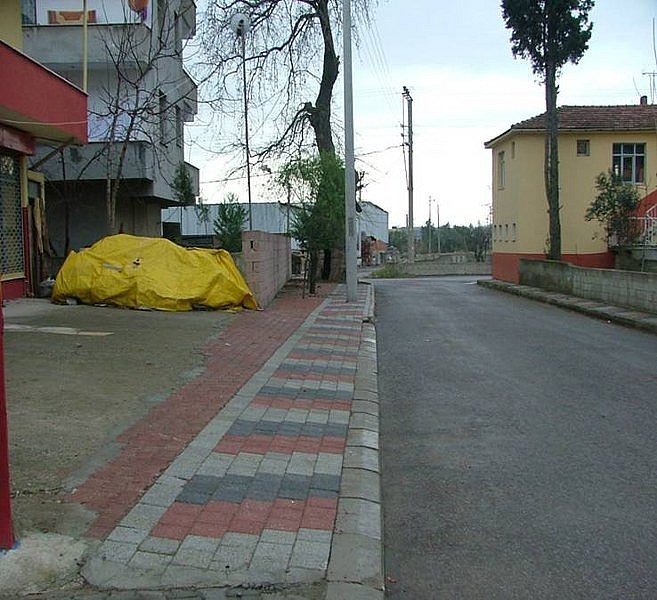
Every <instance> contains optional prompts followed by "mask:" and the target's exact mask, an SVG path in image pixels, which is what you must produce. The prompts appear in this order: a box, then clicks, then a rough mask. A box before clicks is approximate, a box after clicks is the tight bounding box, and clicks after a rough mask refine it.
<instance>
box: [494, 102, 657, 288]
mask: <svg viewBox="0 0 657 600" xmlns="http://www.w3.org/2000/svg"><path fill="white" fill-rule="evenodd" d="M485 147H486V148H488V149H490V150H492V152H493V174H492V182H493V185H492V188H493V235H492V237H493V252H492V255H493V277H494V278H495V279H501V280H505V281H512V282H517V281H518V261H519V259H520V258H536V259H544V258H545V255H546V252H547V247H548V244H549V233H548V232H549V222H548V212H547V200H546V196H545V184H544V175H543V165H544V156H545V113H543V114H541V115H538V116H536V117H532V118H530V119H527V120H525V121H521V122H520V123H517V124H515V125H512V126H511V127H510V128H509V129H508V130H507V131H505V132H504V133H502V134H501V135H499V136H497V137H495V138H493V139H492V140H490V141H488V142H486V144H485ZM610 169H611V170H613V171H614V172H615V173H617V174H619V175H621V176H622V178H623V180H624V181H626V182H629V183H632V184H634V185H636V186H637V188H638V191H639V196H640V197H642V198H643V197H645V196H648V195H649V194H651V193H652V192H654V191H655V190H656V189H657V105H655V104H648V103H647V102H646V101H645V97H644V98H642V102H641V104H637V105H634V106H562V107H560V108H559V202H560V205H561V213H560V217H561V240H562V241H561V243H562V260H564V261H565V262H569V263H572V264H576V265H580V266H586V267H600V268H610V267H613V266H614V254H613V253H612V252H611V251H610V250H609V248H608V247H607V239H606V236H605V234H604V229H603V227H602V226H601V225H600V224H599V223H597V222H595V221H593V222H588V221H586V220H585V218H584V215H585V212H586V209H587V208H588V206H589V205H590V204H591V202H592V200H593V198H594V197H595V178H596V176H597V175H599V174H600V173H602V172H607V171H609V170H610ZM655 202H657V200H656V201H655ZM645 208H650V207H648V206H646V207H645Z"/></svg>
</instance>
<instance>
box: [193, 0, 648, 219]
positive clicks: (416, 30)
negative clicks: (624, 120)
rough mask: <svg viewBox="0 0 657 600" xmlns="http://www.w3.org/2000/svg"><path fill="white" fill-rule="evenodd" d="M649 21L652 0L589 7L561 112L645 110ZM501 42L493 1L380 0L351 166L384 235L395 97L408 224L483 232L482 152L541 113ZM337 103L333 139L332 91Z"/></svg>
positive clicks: (217, 164) (362, 67)
mask: <svg viewBox="0 0 657 600" xmlns="http://www.w3.org/2000/svg"><path fill="white" fill-rule="evenodd" d="M354 1H355V0H354ZM447 4H449V6H447V7H445V8H440V9H436V6H437V5H439V6H440V5H447ZM656 18H657V1H656V0H626V1H625V2H618V1H617V0H597V2H596V6H595V8H594V9H593V11H592V13H591V19H592V21H593V23H594V25H593V35H592V38H591V41H590V43H589V49H588V51H587V52H586V53H585V54H584V56H583V58H582V60H581V61H580V63H579V64H578V65H568V66H566V67H565V68H564V70H563V73H562V77H561V80H560V93H559V104H560V105H562V104H636V103H638V102H639V96H640V95H647V96H648V98H649V101H650V100H651V90H650V79H649V78H648V77H647V76H644V75H643V73H644V72H652V71H657V59H656V57H655V53H654V49H653V20H654V19H656ZM509 37H510V32H509V31H508V30H506V29H505V28H504V22H503V20H502V15H501V9H500V7H499V2H497V1H495V0H459V2H455V3H447V2H436V0H405V1H404V0H388V1H385V2H382V3H381V5H380V6H379V8H378V10H377V11H376V18H375V24H374V26H373V28H372V29H371V30H370V31H365V32H361V43H360V47H359V48H354V120H355V131H356V134H355V145H356V156H357V165H356V167H357V168H358V169H359V170H362V169H364V170H365V171H366V172H367V174H366V182H367V183H368V185H367V187H366V188H365V190H364V191H363V196H362V198H363V200H369V201H370V202H374V203H375V204H378V205H379V206H381V207H382V208H384V209H385V210H387V211H388V212H389V214H390V217H389V224H390V226H391V227H392V226H394V225H398V226H402V225H404V224H405V222H406V214H407V212H408V192H407V189H406V172H405V167H404V156H403V153H402V148H401V143H402V137H401V134H402V128H401V124H402V120H403V112H402V111H403V102H402V96H401V92H402V87H403V86H407V87H408V89H409V90H410V92H411V95H412V97H413V100H414V102H413V134H414V136H413V137H414V163H415V164H414V184H415V185H414V198H415V201H414V223H415V225H421V224H424V223H425V222H426V220H427V218H428V217H429V196H432V197H433V198H434V200H437V203H438V204H439V205H440V222H441V223H442V224H445V223H446V222H450V223H451V224H459V225H467V224H469V223H473V224H474V223H477V221H481V222H485V221H486V218H487V215H488V211H489V205H490V202H491V190H490V179H491V166H490V165H491V157H490V151H489V150H485V149H484V147H483V144H484V142H485V141H486V140H488V139H491V138H493V137H495V136H496V135H497V134H499V133H502V132H503V131H505V130H506V129H508V127H509V126H510V125H511V124H512V123H516V122H518V121H521V120H523V119H526V118H528V117H531V116H534V115H536V114H539V113H542V112H543V111H544V110H545V100H544V95H543V87H542V86H541V85H539V84H538V83H537V81H536V78H535V77H534V75H533V74H532V72H531V66H530V64H529V62H527V61H523V60H516V59H514V58H513V56H512V54H511V49H510V43H509ZM340 54H341V52H340ZM335 98H336V110H335V115H336V117H337V120H339V124H338V125H339V127H340V128H341V127H342V86H341V85H340V86H338V87H336V91H335ZM654 101H655V102H657V98H655V99H654ZM203 127H204V125H203V124H202V123H198V124H197V126H196V127H194V126H193V127H191V128H188V135H187V139H188V141H189V140H190V139H192V140H196V139H199V140H200V139H201V138H202V135H200V131H199V130H202V128H203ZM201 145H203V144H202V142H201ZM386 149H387V150H386ZM188 154H189V157H188V160H191V162H192V163H194V164H196V165H197V166H198V167H199V168H200V169H201V182H202V185H201V195H202V196H203V197H204V198H206V199H207V200H208V201H210V202H219V201H221V200H222V199H223V196H224V194H225V193H226V192H227V191H234V192H235V193H237V194H238V196H239V197H240V200H241V201H246V197H247V194H246V181H245V180H236V181H234V182H230V183H229V184H216V183H212V184H204V183H203V182H204V181H210V180H216V179H220V178H222V177H223V176H224V175H223V174H222V173H223V172H224V168H223V164H224V163H225V158H221V157H215V156H212V155H211V154H208V153H207V152H204V151H203V150H201V148H200V147H199V145H197V144H192V146H191V148H190V150H188ZM359 157H360V159H359ZM255 181H256V183H255V185H254V201H256V198H257V199H258V200H260V199H261V200H276V199H277V198H276V197H273V195H272V192H271V191H267V190H265V189H263V188H261V187H259V186H258V182H261V181H262V178H256V180H255ZM281 199H282V198H281ZM432 222H433V223H434V224H435V223H436V202H434V203H433V208H432Z"/></svg>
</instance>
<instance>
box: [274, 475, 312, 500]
mask: <svg viewBox="0 0 657 600" xmlns="http://www.w3.org/2000/svg"><path fill="white" fill-rule="evenodd" d="M309 489H310V477H305V476H303V475H294V474H292V473H286V474H285V476H284V477H283V481H282V482H281V488H280V490H279V491H278V495H279V497H280V498H288V499H291V500H305V499H306V498H307V497H308V490H309Z"/></svg>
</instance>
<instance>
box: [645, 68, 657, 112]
mask: <svg viewBox="0 0 657 600" xmlns="http://www.w3.org/2000/svg"><path fill="white" fill-rule="evenodd" d="M643 75H644V77H649V78H650V104H654V103H655V97H657V87H656V86H655V82H656V81H657V71H644V72H643Z"/></svg>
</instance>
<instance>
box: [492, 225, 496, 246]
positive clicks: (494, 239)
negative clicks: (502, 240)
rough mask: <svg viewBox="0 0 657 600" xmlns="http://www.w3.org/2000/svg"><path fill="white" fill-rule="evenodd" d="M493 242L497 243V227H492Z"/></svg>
mask: <svg viewBox="0 0 657 600" xmlns="http://www.w3.org/2000/svg"><path fill="white" fill-rule="evenodd" d="M493 241H494V242H496V241H497V225H493Z"/></svg>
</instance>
